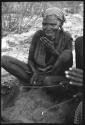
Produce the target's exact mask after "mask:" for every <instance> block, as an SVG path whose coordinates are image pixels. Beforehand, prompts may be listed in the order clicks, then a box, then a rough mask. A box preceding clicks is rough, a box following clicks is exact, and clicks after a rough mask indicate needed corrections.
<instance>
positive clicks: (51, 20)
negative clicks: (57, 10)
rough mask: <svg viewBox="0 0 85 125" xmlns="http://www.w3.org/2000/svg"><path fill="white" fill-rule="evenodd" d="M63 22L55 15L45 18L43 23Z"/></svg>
mask: <svg viewBox="0 0 85 125" xmlns="http://www.w3.org/2000/svg"><path fill="white" fill-rule="evenodd" d="M57 22H61V21H60V20H59V19H58V18H57V17H56V16H55V15H47V16H46V17H44V18H43V23H54V24H56V23H57Z"/></svg>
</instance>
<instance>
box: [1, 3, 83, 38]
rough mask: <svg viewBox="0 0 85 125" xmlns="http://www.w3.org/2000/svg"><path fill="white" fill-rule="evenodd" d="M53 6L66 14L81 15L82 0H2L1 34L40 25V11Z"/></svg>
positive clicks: (21, 30)
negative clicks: (38, 0) (41, 0)
mask: <svg viewBox="0 0 85 125" xmlns="http://www.w3.org/2000/svg"><path fill="white" fill-rule="evenodd" d="M53 6H55V7H59V8H61V9H62V10H63V12H64V13H65V15H66V16H67V15H69V14H79V15H81V16H83V1H57V2H55V1H54V2H50V1H48V2H2V36H4V35H7V34H8V33H9V32H13V33H22V32H28V31H29V30H30V28H33V27H36V28H39V27H41V21H42V18H41V17H42V14H41V13H42V11H45V9H47V8H49V7H53ZM77 18H78V17H77Z"/></svg>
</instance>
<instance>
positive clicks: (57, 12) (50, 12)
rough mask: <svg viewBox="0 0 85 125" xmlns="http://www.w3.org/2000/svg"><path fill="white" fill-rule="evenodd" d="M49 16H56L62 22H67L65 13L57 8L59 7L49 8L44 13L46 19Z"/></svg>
mask: <svg viewBox="0 0 85 125" xmlns="http://www.w3.org/2000/svg"><path fill="white" fill-rule="evenodd" d="M48 15H55V16H56V17H57V18H58V19H60V20H61V21H62V22H65V20H66V19H65V16H64V13H63V11H62V10H61V9H59V8H57V7H52V8H48V9H47V10H46V11H45V12H44V14H43V16H44V18H45V17H46V16H48Z"/></svg>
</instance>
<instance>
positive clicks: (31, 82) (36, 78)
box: [30, 72, 38, 85]
mask: <svg viewBox="0 0 85 125" xmlns="http://www.w3.org/2000/svg"><path fill="white" fill-rule="evenodd" d="M37 80H38V74H37V72H34V73H33V76H32V77H31V79H30V84H31V85H36V84H37Z"/></svg>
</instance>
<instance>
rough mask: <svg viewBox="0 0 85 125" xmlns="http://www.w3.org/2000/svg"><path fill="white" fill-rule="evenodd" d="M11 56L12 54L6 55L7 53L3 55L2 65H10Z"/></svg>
mask: <svg viewBox="0 0 85 125" xmlns="http://www.w3.org/2000/svg"><path fill="white" fill-rule="evenodd" d="M10 58H11V57H10V56H6V55H4V56H2V57H1V66H2V67H3V66H5V65H8V64H9V63H10Z"/></svg>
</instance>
